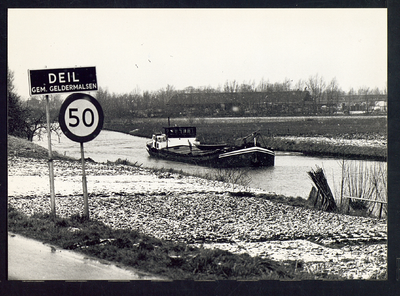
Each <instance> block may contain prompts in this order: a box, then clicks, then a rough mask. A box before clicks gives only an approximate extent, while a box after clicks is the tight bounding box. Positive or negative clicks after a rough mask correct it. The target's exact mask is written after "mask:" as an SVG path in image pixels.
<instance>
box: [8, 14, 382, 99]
mask: <svg viewBox="0 0 400 296" xmlns="http://www.w3.org/2000/svg"><path fill="white" fill-rule="evenodd" d="M86 66H95V67H96V71H97V82H98V85H99V87H102V88H104V89H108V91H110V92H114V93H117V94H122V93H129V92H132V91H134V90H140V91H155V90H159V89H161V88H166V87H167V85H171V86H173V87H174V88H175V89H178V90H180V89H184V88H186V87H188V86H193V87H201V86H211V87H214V88H216V87H218V86H219V85H221V86H223V85H224V83H225V82H226V81H233V80H236V81H237V82H239V83H243V82H245V83H248V82H252V81H255V83H256V85H257V84H258V83H259V82H260V81H261V79H264V80H265V81H269V82H270V83H275V82H283V81H284V80H285V78H288V79H290V80H293V86H294V84H296V83H297V82H298V81H299V80H300V79H303V80H305V79H307V78H309V77H310V76H314V75H316V74H318V75H319V76H322V77H323V78H324V80H325V81H326V82H330V81H331V80H332V79H333V78H335V77H336V80H337V82H338V84H339V86H340V87H341V88H342V89H343V90H344V91H348V90H349V89H350V88H352V87H353V88H354V89H355V90H357V89H359V88H360V87H364V86H365V87H370V88H375V87H379V88H380V89H381V90H382V89H384V88H386V83H387V10H386V9H346V10H345V9H323V10H321V9H239V10H237V9H217V10H209V9H203V10H198V9H194V10H186V9H179V10H167V9H160V10H154V9H113V10H110V9H9V10H8V67H9V68H10V69H11V70H12V71H14V76H15V80H14V84H15V86H16V88H17V91H18V93H19V94H20V95H21V96H22V97H23V98H28V97H29V81H28V69H31V70H33V69H44V68H73V67H86Z"/></svg>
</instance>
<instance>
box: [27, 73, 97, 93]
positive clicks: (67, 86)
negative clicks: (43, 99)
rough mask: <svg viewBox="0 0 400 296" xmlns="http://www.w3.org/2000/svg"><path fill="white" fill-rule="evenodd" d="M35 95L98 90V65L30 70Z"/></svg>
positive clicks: (31, 88)
mask: <svg viewBox="0 0 400 296" xmlns="http://www.w3.org/2000/svg"><path fill="white" fill-rule="evenodd" d="M28 72H29V75H28V76H29V87H30V88H29V92H30V94H31V95H32V96H33V95H43V94H52V93H66V92H77V91H93V90H97V78H96V67H80V68H64V69H42V70H28Z"/></svg>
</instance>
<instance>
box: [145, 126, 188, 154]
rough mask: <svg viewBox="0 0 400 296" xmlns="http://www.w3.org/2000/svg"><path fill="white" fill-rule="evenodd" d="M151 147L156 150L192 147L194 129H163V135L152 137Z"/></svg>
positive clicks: (175, 127) (171, 127)
mask: <svg viewBox="0 0 400 296" xmlns="http://www.w3.org/2000/svg"><path fill="white" fill-rule="evenodd" d="M152 140H153V147H154V148H156V149H163V148H172V147H177V146H192V145H194V144H193V142H195V141H196V128H195V127H180V126H179V127H178V126H170V127H164V133H163V134H155V135H153V138H152Z"/></svg>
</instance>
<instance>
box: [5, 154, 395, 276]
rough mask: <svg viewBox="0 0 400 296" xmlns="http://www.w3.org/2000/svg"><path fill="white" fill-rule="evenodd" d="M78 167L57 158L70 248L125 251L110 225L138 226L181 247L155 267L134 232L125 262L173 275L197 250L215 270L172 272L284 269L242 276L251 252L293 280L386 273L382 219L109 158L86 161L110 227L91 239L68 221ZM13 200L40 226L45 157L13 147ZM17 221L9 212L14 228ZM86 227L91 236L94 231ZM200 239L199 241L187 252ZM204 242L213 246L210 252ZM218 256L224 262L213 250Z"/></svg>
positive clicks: (102, 218)
mask: <svg viewBox="0 0 400 296" xmlns="http://www.w3.org/2000/svg"><path fill="white" fill-rule="evenodd" d="M79 172H80V163H79V162H77V161H66V160H56V161H55V176H56V181H55V188H56V194H57V197H56V212H57V215H58V217H59V218H60V219H61V220H60V221H59V222H58V223H56V224H55V226H54V225H53V226H52V227H55V228H56V229H58V230H57V231H62V232H63V233H64V232H65V233H70V234H71V235H72V239H71V241H70V244H69V245H68V244H66V245H65V246H64V247H69V248H71V249H74V250H77V251H80V252H93V253H96V252H97V253H96V254H97V256H108V255H110V254H113V253H112V252H116V249H115V248H117V249H118V251H121V250H122V251H124V250H125V251H127V250H126V249H125V248H126V246H125V245H126V244H125V243H124V244H123V246H124V247H121V245H120V247H118V245H117V246H116V245H115V244H114V243H113V242H115V240H113V239H110V237H109V235H110V234H111V233H112V232H113V231H122V230H123V231H127V234H126V235H127V236H128V237H131V234H129V233H136V236H138V233H140V235H139V236H138V237H139V238H141V239H142V240H143V239H144V240H146V241H147V240H150V241H151V240H153V239H156V240H157V244H158V243H161V244H162V245H163V244H164V243H165V244H170V243H173V242H175V244H176V245H174V246H180V247H174V246H171V245H169V246H168V247H167V250H169V252H167V255H165V252H164V253H163V254H164V255H161V253H160V252H159V251H158V250H157V251H155V250H156V249H158V248H155V249H154V248H153V249H152V250H148V252H149V253H146V254H147V255H149V256H150V255H151V256H152V257H151V258H154V260H156V259H155V258H157V256H161V257H162V258H164V259H165V260H161V261H163V264H164V265H165V266H164V265H163V267H162V268H159V269H157V268H156V266H157V265H149V264H148V262H147V265H146V263H145V262H146V261H143V260H139V259H138V258H137V254H138V252H139V251H140V252H142V251H143V250H142V249H143V248H142V249H140V248H136V247H134V246H136V244H139V245H140V241H139V240H134V239H133V238H132V241H131V242H132V244H129V245H130V246H131V247H132V248H133V249H130V252H133V253H132V254H136V255H135V256H136V257H135V258H136V260H133V261H131V262H130V263H129V262H125V263H129V264H132V265H133V267H137V266H138V264H139V266H140V267H141V268H144V270H146V268H150V270H146V271H148V272H155V271H157V272H158V273H160V274H163V273H165V274H169V273H171V270H170V269H169V268H174V269H179V270H180V272H181V271H182V270H183V269H184V267H182V264H183V263H182V261H184V262H189V263H188V264H189V265H190V264H192V263H193V264H194V262H197V263H199V262H198V261H196V260H197V259H198V258H203V259H202V260H206V258H209V259H208V260H210V262H209V263H207V264H209V268H210V270H211V269H213V270H214V271H213V272H211V271H205V272H203V271H201V270H202V269H198V270H197V271H195V269H192V270H190V272H187V273H175V276H176V277H175V279H177V278H197V279H201V278H203V279H204V278H212V279H215V278H220V279H222V278H225V279H226V278H228V279H237V278H242V279H243V278H245V279H250V278H251V279H262V278H264V279H268V278H269V279H271V278H273V277H274V276H277V274H276V273H275V274H273V275H268V276H266V275H262V274H258V275H257V274H253V275H249V274H247V275H245V276H244V277H243V276H240V275H239V274H238V273H235V272H233V271H232V270H233V269H234V266H235V265H234V263H232V262H236V263H237V262H239V261H240V260H242V261H241V262H243V260H245V261H244V262H255V261H254V260H256V259H254V258H258V259H257V260H256V261H257V262H258V263H257V264H261V262H264V263H265V261H263V260H271V261H268V262H270V264H272V263H271V262H273V265H274V266H275V267H274V270H275V271H277V270H281V269H282V270H285V273H284V274H285V275H287V278H292V279H293V278H297V279H306V278H309V279H310V278H313V279H323V278H325V279H326V278H329V277H332V276H333V277H334V276H336V277H343V278H354V279H376V278H378V279H384V278H385V277H386V266H387V262H386V252H387V245H386V240H387V236H386V231H387V228H386V221H385V220H378V219H373V218H362V217H352V216H347V215H340V214H334V213H325V212H320V211H315V210H311V209H307V208H303V207H294V206H290V205H284V204H282V203H275V202H272V201H271V200H269V199H268V194H267V193H266V192H264V191H260V190H254V189H248V188H246V194H245V195H243V194H236V193H235V192H240V191H242V190H244V188H241V187H240V186H236V187H235V188H236V189H235V191H233V192H230V191H231V190H230V188H231V187H230V186H228V187H227V184H225V183H222V182H215V181H210V180H204V179H201V178H195V177H191V176H183V175H181V174H176V173H171V172H155V171H154V170H149V169H144V168H140V167H131V166H126V165H115V164H112V163H110V164H108V165H107V164H98V163H91V162H88V163H87V168H86V173H87V176H88V177H87V178H88V190H89V192H90V194H89V204H90V218H91V221H93V223H101V225H104V226H101V227H105V229H106V230H104V232H102V234H104V233H108V236H106V235H104V236H97V240H95V241H96V242H97V244H93V245H92V246H91V245H90V244H88V243H85V242H87V240H88V239H87V238H86V239H85V233H86V234H88V233H87V232H85V231H83V230H82V229H83V227H84V223H81V224H71V223H72V222H71V220H68V219H69V217H79V215H80V214H81V213H82V210H83V200H82V193H81V192H82V183H81V177H80V173H79ZM21 184H23V186H21ZM9 206H10V207H11V208H12V209H13V210H12V211H15V212H16V213H21V214H22V215H26V218H24V219H27V221H29V222H26V221H25V220H23V221H25V222H26V223H27V224H26V223H25V224H26V225H24V226H20V228H19V231H21V232H26V233H25V234H26V235H32V234H33V230H32V229H31V228H30V227H27V225H30V224H32V225H34V224H35V223H36V222H35V223H34V222H33V221H37V220H38V219H39V220H42V219H45V220H46V213H47V214H48V213H49V211H50V205H49V194H48V167H47V161H46V160H45V159H33V158H25V157H14V156H9ZM13 215H16V214H15V213H14V214H13ZM43 215H44V216H43ZM14 217H15V216H14ZM9 218H10V217H9ZM30 219H33V220H30ZM16 221H17V220H16ZM62 221H64V222H62ZM78 222H79V221H78ZM13 223H14V222H13V221H12V220H11V221H10V220H9V225H10V227H13V225H14V224H13ZM74 223H75V222H74ZM22 224H24V223H22ZM73 225H74V226H73ZM96 225H97V224H96ZM87 226H88V227H89V226H90V225H87ZM41 227H45V226H43V225H42V226H41ZM46 227H50V226H49V225H47V226H46ZM96 227H97V226H96ZM39 229H40V227H39ZM88 229H93V228H90V227H89V228H88ZM88 231H89V230H88ZM46 233H48V232H43V231H38V232H37V233H36V235H41V239H43V240H51V239H55V238H54V237H52V238H51V237H48V236H47V237H46ZM89 234H90V232H89ZM57 235H58V236H59V235H60V232H58V233H57ZM88 236H89V237H90V236H92V237H93V233H92V234H91V235H88ZM53 243H54V242H53ZM157 244H156V245H157ZM139 245H137V246H139ZM145 245H146V244H145ZM142 246H143V244H142ZM182 246H183V247H182ZM195 247H196V248H197V249H193V250H192V251H190V250H191V248H195ZM198 247H200V248H198ZM214 248H217V249H216V250H213V249H214ZM110 249H112V250H114V251H110ZM139 249H140V250H139ZM164 250H165V249H164ZM171 250H174V251H173V252H172V251H171ZM199 250H200V251H199ZM201 250H202V251H201ZM206 250H210V252H211V251H213V252H216V253H207V251H206ZM220 250H226V251H229V254H230V255H229V256H228V255H227V254H228V253H222V255H223V256H225V257H224V258H228V257H229V258H230V259H229V260H231V261H230V262H231V263H232V265H229V264H228V263H226V262H225V261H223V262H225V263H226V266H225V263H223V264H222V266H225V267H226V270H225V271H224V272H225V275H224V273H223V272H222V271H221V265H218V262H222V261H221V260H222V259H221V256H222V255H221V253H220V252H221V251H220ZM189 251H190V252H189ZM146 252H147V251H146ZM188 252H189V253H188ZM196 252H197V253H196ZM243 253H245V254H247V255H250V256H251V257H246V258H248V259H243V258H242V257H240V256H242V255H243ZM100 254H102V255H100ZM106 254H108V255H106ZM196 254H202V255H198V256H197V257H196V258H197V259H193V260H194V261H193V260H192V259H191V258H192V257H190V256H196ZM204 254H208V255H207V256H209V257H207V256H206V255H204ZM210 254H211V255H210ZM147 255H146V256H147ZM203 255H204V256H205V257H204V256H203ZM113 256H114V257H113V259H112V260H118V256H117V257H115V256H116V255H115V254H114V255H113ZM163 256H164V257H163ZM165 256H166V257H165ZM180 256H181V257H180ZM182 256H183V257H182ZM202 256H203V257H202ZM210 256H211V257H210ZM226 256H228V257H226ZM232 256H233V257H232ZM237 256H239V257H237ZM161 257H160V258H161ZM217 257H218V258H219V259H218V260H219V261H218V260H217V259H215V258H217ZM182 258H183V259H184V260H182ZM213 258H214V259H215V260H214V259H213ZM252 258H253V259H252ZM306 258H308V259H306ZM104 259H106V258H104ZM108 259H110V258H108ZM142 259H144V258H142ZM224 260H225V259H224ZM237 260H239V261H237ZM246 260H250V261H246ZM251 260H253V261H251ZM260 260H261V261H260ZM172 262H174V263H172ZM179 262H180V263H179ZM175 263H176V264H177V265H176V264H175ZM264 263H263V264H264ZM168 264H169V265H168ZM171 264H172V265H173V267H171ZM174 264H175V265H174ZM185 264H186V263H185ZM146 266H148V267H146ZM185 266H186V265H185ZM190 266H191V267H193V266H192V265H190ZM257 266H259V265H257ZM191 267H187V268H188V269H190V268H191ZM185 268H186V267H185ZM206 270H207V268H206ZM227 270H229V272H231V273H229V272H227ZM289 271H290V272H289ZM210 272H211V273H210ZM190 274H191V275H190Z"/></svg>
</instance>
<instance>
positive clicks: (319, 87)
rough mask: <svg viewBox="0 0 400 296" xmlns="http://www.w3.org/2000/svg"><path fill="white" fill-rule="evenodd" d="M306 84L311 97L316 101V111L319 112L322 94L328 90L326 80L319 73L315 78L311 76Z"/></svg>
mask: <svg viewBox="0 0 400 296" xmlns="http://www.w3.org/2000/svg"><path fill="white" fill-rule="evenodd" d="M305 84H306V86H307V90H308V91H309V92H310V95H311V97H312V98H313V100H314V111H315V112H317V106H318V105H319V104H320V103H321V98H322V94H323V93H324V91H325V88H326V83H325V80H324V78H323V77H322V76H319V75H318V73H317V74H315V75H314V76H310V77H309V78H308V80H307V81H306V82H305Z"/></svg>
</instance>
